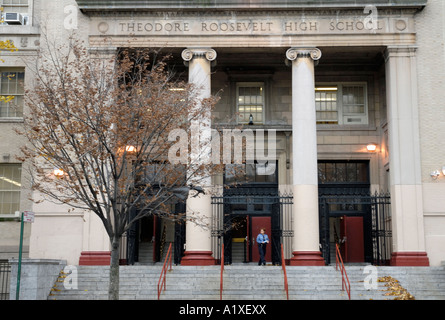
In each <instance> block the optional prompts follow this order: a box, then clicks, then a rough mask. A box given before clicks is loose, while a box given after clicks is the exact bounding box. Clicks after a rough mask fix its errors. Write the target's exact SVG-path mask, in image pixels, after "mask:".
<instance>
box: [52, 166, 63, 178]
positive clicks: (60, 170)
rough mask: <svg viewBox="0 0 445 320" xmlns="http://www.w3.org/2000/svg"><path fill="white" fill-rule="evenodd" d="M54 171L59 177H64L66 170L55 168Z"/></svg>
mask: <svg viewBox="0 0 445 320" xmlns="http://www.w3.org/2000/svg"><path fill="white" fill-rule="evenodd" d="M53 173H54V175H55V176H56V177H58V178H60V177H62V176H63V175H64V174H65V172H64V171H63V170H62V169H58V168H56V169H54V171H53Z"/></svg>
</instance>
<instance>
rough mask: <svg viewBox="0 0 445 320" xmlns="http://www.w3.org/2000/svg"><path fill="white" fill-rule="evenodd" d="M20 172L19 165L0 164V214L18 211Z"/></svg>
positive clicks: (20, 183)
mask: <svg viewBox="0 0 445 320" xmlns="http://www.w3.org/2000/svg"><path fill="white" fill-rule="evenodd" d="M21 171H22V166H21V165H20V164H0V214H14V213H15V212H16V211H19V210H20V190H21V187H22V182H21V181H22V180H21Z"/></svg>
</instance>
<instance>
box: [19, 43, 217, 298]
mask: <svg viewBox="0 0 445 320" xmlns="http://www.w3.org/2000/svg"><path fill="white" fill-rule="evenodd" d="M154 56H156V55H153V51H152V50H146V49H122V50H119V51H118V52H117V54H116V55H113V56H112V57H108V58H104V57H101V56H100V55H97V54H96V55H95V54H93V53H91V52H89V51H88V50H87V48H86V47H85V46H84V45H83V44H82V43H81V42H79V41H77V40H75V39H74V38H71V39H70V41H69V44H68V45H67V46H65V47H63V48H58V47H56V46H51V45H48V48H47V50H42V52H41V54H40V56H39V58H38V60H37V61H38V63H37V66H36V68H35V85H34V87H33V88H32V89H30V90H28V91H27V92H26V97H25V99H26V106H27V108H28V109H29V110H28V113H27V114H26V116H25V121H24V125H23V129H20V130H18V132H19V133H20V134H21V135H24V136H25V137H26V138H27V141H28V142H29V143H28V144H27V145H26V146H24V147H23V148H22V153H23V156H22V157H21V158H20V160H22V161H23V162H26V163H27V164H29V168H30V175H31V176H32V185H33V189H34V190H36V191H38V193H37V194H40V195H43V196H44V198H45V200H47V201H54V202H56V203H60V204H67V205H69V206H70V207H71V208H73V209H74V208H79V209H83V210H89V211H91V212H94V213H95V214H96V215H97V216H98V217H99V218H100V219H101V221H102V222H103V225H104V227H105V230H106V232H107V234H108V236H109V239H110V244H111V263H110V287H109V299H118V297H119V247H120V243H121V241H120V240H121V237H122V235H123V234H124V233H125V232H126V230H128V229H129V228H130V227H131V225H132V224H133V223H134V222H135V221H137V220H138V219H141V218H142V217H144V216H147V215H159V216H163V217H167V218H172V219H177V218H178V217H177V216H174V214H173V213H172V210H171V208H172V205H171V204H172V203H173V202H174V201H177V200H178V199H179V198H186V197H187V195H188V192H189V190H190V189H191V188H194V189H196V190H197V191H198V192H201V191H202V190H201V189H199V188H197V187H194V186H191V185H190V183H191V182H190V181H192V180H191V179H194V180H193V181H194V183H196V181H198V180H196V178H197V177H208V176H210V175H212V174H213V173H214V171H215V170H219V168H218V166H212V165H193V164H192V163H191V162H190V159H188V160H187V161H184V162H181V163H172V162H171V161H169V157H168V155H169V151H170V149H171V147H172V146H173V145H174V144H175V143H177V141H176V140H174V139H171V138H169V133H170V132H172V131H173V130H178V129H179V130H183V132H186V133H187V134H189V133H190V130H189V129H190V128H189V124H190V121H191V120H192V119H199V117H200V116H202V115H203V114H208V113H209V112H210V111H209V110H210V109H211V108H212V107H213V106H214V105H215V103H216V102H217V98H216V97H209V98H206V99H197V92H198V91H199V88H196V87H193V86H192V85H190V84H189V83H187V82H184V81H179V80H178V79H175V77H174V76H173V74H172V73H171V72H169V71H168V70H167V69H168V68H167V67H166V66H167V63H166V59H164V58H162V59H153V57H154ZM170 140H174V141H170ZM185 151H186V152H188V149H187V150H185ZM182 152H184V149H183V150H182ZM183 156H184V155H183ZM54 168H57V169H58V170H59V171H58V172H59V174H54V173H53V169H54ZM36 201H37V200H36ZM135 211H136V212H137V214H136V215H135V216H134V215H130V213H131V212H135ZM182 218H183V217H182Z"/></svg>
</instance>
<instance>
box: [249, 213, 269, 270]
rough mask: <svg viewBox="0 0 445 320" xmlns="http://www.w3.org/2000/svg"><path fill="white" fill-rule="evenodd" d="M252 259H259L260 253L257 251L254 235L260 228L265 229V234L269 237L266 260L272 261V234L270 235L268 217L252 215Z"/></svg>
mask: <svg viewBox="0 0 445 320" xmlns="http://www.w3.org/2000/svg"><path fill="white" fill-rule="evenodd" d="M251 221H252V233H251V235H252V236H251V238H252V247H251V248H252V261H253V262H258V261H259V260H260V253H259V252H258V244H257V243H256V237H257V236H258V234H259V233H260V230H261V229H262V228H265V229H266V232H265V233H266V234H267V235H268V237H269V243H268V244H267V248H266V261H267V262H270V261H272V246H271V244H272V236H271V220H270V217H252V220H251Z"/></svg>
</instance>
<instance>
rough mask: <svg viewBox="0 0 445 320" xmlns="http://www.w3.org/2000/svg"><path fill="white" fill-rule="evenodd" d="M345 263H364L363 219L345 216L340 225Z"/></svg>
mask: <svg viewBox="0 0 445 320" xmlns="http://www.w3.org/2000/svg"><path fill="white" fill-rule="evenodd" d="M340 236H341V239H343V240H344V242H343V244H342V253H341V254H342V257H343V260H344V262H364V261H365V253H364V242H363V217H348V216H343V219H342V220H341V225H340Z"/></svg>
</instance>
